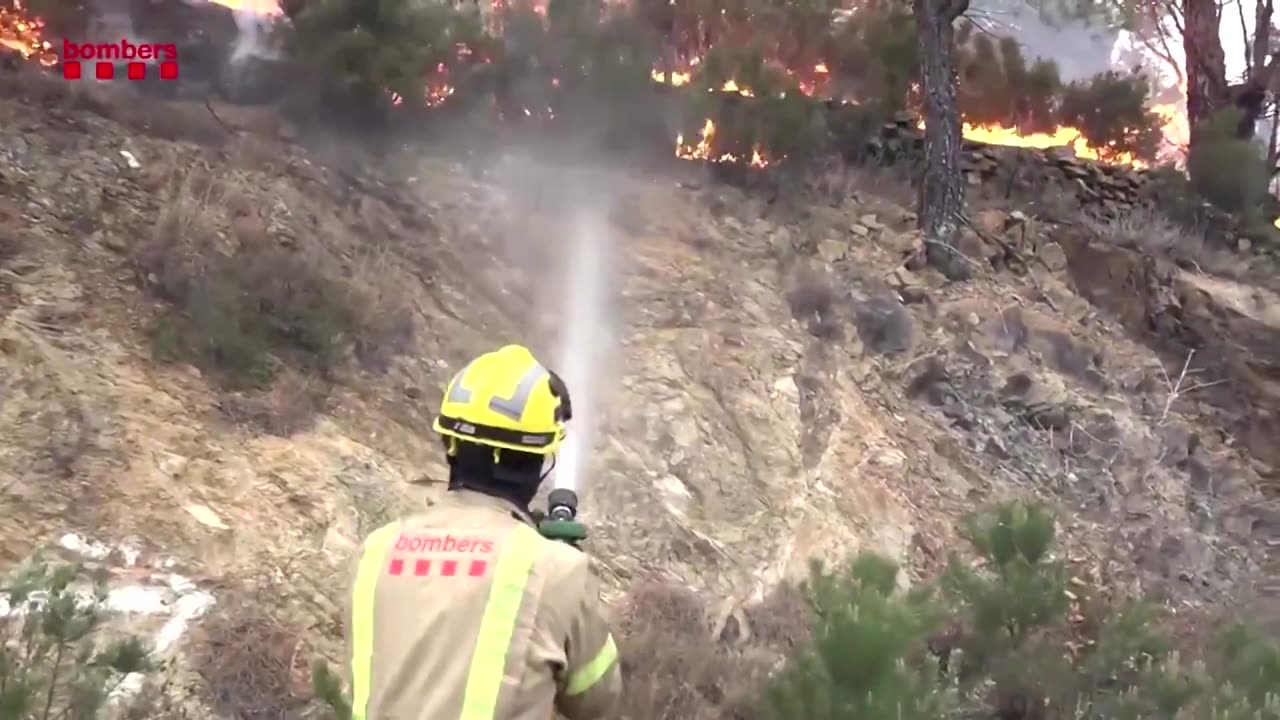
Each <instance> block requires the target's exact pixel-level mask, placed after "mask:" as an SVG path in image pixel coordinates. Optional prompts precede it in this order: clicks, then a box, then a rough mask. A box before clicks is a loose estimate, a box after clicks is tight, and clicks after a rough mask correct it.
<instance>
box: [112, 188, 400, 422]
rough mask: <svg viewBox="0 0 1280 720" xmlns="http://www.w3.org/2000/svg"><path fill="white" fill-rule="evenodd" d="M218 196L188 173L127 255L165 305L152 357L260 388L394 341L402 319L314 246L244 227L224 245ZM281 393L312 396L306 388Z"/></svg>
mask: <svg viewBox="0 0 1280 720" xmlns="http://www.w3.org/2000/svg"><path fill="white" fill-rule="evenodd" d="M224 199H225V198H222V197H221V196H220V190H219V188H218V187H216V184H215V183H214V182H213V181H212V179H210V178H209V177H208V176H207V175H203V174H201V173H199V172H196V173H193V174H192V175H190V176H189V177H188V179H187V180H186V181H185V182H184V183H183V184H182V186H181V188H180V189H179V190H178V192H177V193H176V195H175V196H174V197H173V198H172V199H171V201H170V203H169V204H168V206H167V209H166V211H165V213H164V214H163V215H162V216H161V217H160V218H159V220H158V222H157V224H156V229H155V232H154V234H153V236H152V237H151V238H150V239H149V240H148V241H147V242H145V243H143V244H142V245H141V246H139V247H138V248H137V249H136V250H135V252H134V262H135V264H136V265H137V266H138V269H139V272H140V274H141V275H142V276H143V277H144V279H145V280H146V282H147V285H148V287H150V289H151V290H152V291H153V292H155V293H156V294H157V295H159V296H160V297H162V298H164V299H166V300H168V301H169V302H170V303H171V307H169V308H168V309H167V310H166V311H165V312H164V313H163V314H162V316H161V317H160V319H159V320H158V322H157V324H156V326H155V328H154V329H153V332H152V341H153V349H154V351H155V353H156V356H157V357H158V358H160V359H162V360H168V361H182V362H189V363H191V364H193V365H195V366H196V367H198V368H200V370H202V371H204V372H206V373H209V374H211V375H212V376H213V378H214V379H216V380H217V381H218V382H219V383H220V384H222V385H223V386H224V387H227V388H231V389H263V388H266V387H267V386H268V385H270V383H271V381H272V379H273V378H274V377H275V375H276V374H277V372H278V371H279V368H280V366H281V365H286V366H290V367H294V368H297V369H299V370H301V371H302V372H310V373H318V374H321V375H323V376H329V375H331V373H332V372H333V371H335V370H337V369H339V368H340V367H342V366H343V365H344V363H345V362H346V361H347V359H348V357H351V356H354V357H356V358H357V359H361V360H368V361H369V362H375V363H376V362H381V361H382V360H383V359H384V358H385V357H386V356H387V355H388V354H394V353H396V352H398V351H399V350H400V349H402V348H403V346H404V344H405V343H406V342H407V341H408V338H409V337H410V336H411V329H412V325H411V324H410V323H409V321H408V319H407V317H406V316H405V315H403V313H399V312H396V311H395V309H393V308H388V307H384V304H385V303H383V302H379V301H378V300H377V299H376V298H375V297H374V296H373V295H371V294H370V292H367V291H365V290H363V289H361V288H360V287H358V286H357V285H356V284H355V283H354V282H350V281H347V280H346V279H344V278H343V277H341V273H342V269H341V268H340V267H339V266H338V265H337V263H336V261H334V260H332V259H330V258H329V257H328V255H327V253H326V251H325V250H324V249H323V248H321V247H306V248H301V247H297V248H295V247H290V246H287V245H284V244H281V243H279V242H277V241H275V240H274V239H269V238H266V237H265V236H264V237H261V238H257V239H256V240H253V241H250V240H251V239H252V237H253V234H244V235H243V239H242V241H241V242H240V243H239V244H238V246H235V247H233V248H231V249H227V248H226V247H225V246H226V245H228V244H229V243H228V242H227V241H225V240H224V239H223V237H222V232H221V231H220V227H221V225H222V224H223V222H224V220H225V218H224V217H223V214H222V210H221V208H220V207H219V204H220V203H221V202H222V201H223V200H224ZM288 395H289V398H288V399H291V400H299V401H303V400H305V403H304V404H306V405H311V404H314V401H315V400H316V397H315V395H314V393H313V392H311V391H310V390H308V391H307V392H303V393H292V394H288ZM280 399H282V400H283V399H286V398H283V397H282V398H280ZM290 424H293V423H292V422H291V423H290Z"/></svg>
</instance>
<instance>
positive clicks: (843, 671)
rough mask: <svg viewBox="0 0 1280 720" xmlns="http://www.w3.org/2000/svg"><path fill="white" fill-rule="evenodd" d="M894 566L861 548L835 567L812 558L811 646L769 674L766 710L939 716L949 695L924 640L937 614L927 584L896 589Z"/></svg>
mask: <svg viewBox="0 0 1280 720" xmlns="http://www.w3.org/2000/svg"><path fill="white" fill-rule="evenodd" d="M898 573H899V570H898V567H897V565H896V564H894V563H893V562H892V561H891V560H888V559H886V558H883V557H881V556H878V555H875V554H872V553H864V554H862V555H859V556H858V557H857V558H856V559H854V560H853V561H852V562H851V563H850V564H849V566H848V567H846V568H842V569H840V570H838V571H836V572H834V573H832V572H827V571H825V570H824V569H823V568H822V567H821V566H820V565H817V564H815V565H814V566H813V567H812V569H811V574H810V581H809V586H808V588H807V590H808V597H809V601H810V603H811V605H812V609H813V613H814V617H815V625H814V628H813V646H812V647H811V648H810V649H808V650H807V651H806V652H805V653H803V654H802V655H800V656H799V657H797V658H795V659H793V660H792V662H791V663H790V664H789V665H788V666H787V667H786V668H785V669H784V670H783V671H782V672H780V673H779V674H778V676H777V677H775V678H774V680H773V682H772V684H771V685H770V687H769V688H768V690H767V692H766V703H767V707H768V714H767V716H768V717H774V718H778V720H782V719H783V718H812V719H813V720H857V719H861V718H896V719H898V720H912V719H913V718H918V719H919V720H926V719H929V720H932V719H935V718H938V717H941V716H942V714H943V713H944V711H945V710H946V708H947V707H948V705H949V703H950V701H951V697H950V695H949V694H948V693H947V692H946V686H945V684H944V683H943V682H942V674H941V673H940V671H939V668H938V666H937V663H936V662H935V661H934V660H933V658H932V657H931V656H929V655H927V654H926V653H925V652H924V650H925V648H924V644H923V642H922V640H923V638H925V637H926V636H927V635H928V634H929V633H930V631H931V630H933V629H934V627H935V626H936V624H937V622H938V621H939V620H940V618H941V616H940V614H939V612H938V608H937V607H936V605H934V603H933V601H932V598H931V597H930V594H929V593H928V591H920V592H912V593H907V594H906V595H905V596H902V597H899V596H898V595H896V594H895V589H896V587H897V582H898Z"/></svg>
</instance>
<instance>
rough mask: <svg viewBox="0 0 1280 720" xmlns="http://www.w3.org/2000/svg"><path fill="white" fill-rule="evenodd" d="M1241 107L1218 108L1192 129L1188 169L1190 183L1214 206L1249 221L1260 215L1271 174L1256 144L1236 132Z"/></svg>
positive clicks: (1257, 218)
mask: <svg viewBox="0 0 1280 720" xmlns="http://www.w3.org/2000/svg"><path fill="white" fill-rule="evenodd" d="M1239 124H1240V111H1239V110H1238V109H1236V108H1227V109H1224V110H1220V111H1218V113H1217V114H1215V115H1214V116H1213V117H1212V118H1210V119H1209V120H1208V121H1207V122H1206V123H1204V125H1203V126H1202V127H1199V128H1195V129H1193V131H1192V132H1193V136H1192V141H1191V152H1190V154H1189V155H1188V157H1187V173H1188V174H1189V175H1190V177H1191V185H1192V187H1193V188H1195V191H1196V192H1197V193H1198V194H1199V195H1200V196H1201V197H1203V198H1204V199H1205V200H1207V201H1209V202H1210V203H1212V204H1213V205H1214V206H1216V207H1217V208H1219V209H1221V210H1224V211H1226V212H1229V213H1233V214H1237V215H1240V216H1242V217H1244V218H1245V220H1246V224H1247V223H1248V222H1253V221H1258V220H1269V218H1259V217H1256V216H1257V215H1258V212H1259V209H1260V208H1261V207H1262V205H1263V202H1262V201H1263V199H1264V198H1265V197H1266V195H1267V183H1268V181H1269V180H1270V178H1271V176H1270V173H1269V171H1268V169H1267V163H1266V159H1265V158H1264V157H1263V153H1262V152H1261V151H1260V149H1259V148H1258V147H1256V146H1255V145H1254V144H1253V143H1251V142H1249V141H1247V140H1240V139H1239V138H1238V137H1237V136H1236V128H1237V127H1238V126H1239Z"/></svg>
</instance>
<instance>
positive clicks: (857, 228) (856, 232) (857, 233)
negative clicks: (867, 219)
mask: <svg viewBox="0 0 1280 720" xmlns="http://www.w3.org/2000/svg"><path fill="white" fill-rule="evenodd" d="M849 234H850V235H853V236H854V237H859V238H865V237H870V235H871V230H870V229H869V228H868V227H867V226H866V225H860V224H858V223H854V224H852V225H850V226H849Z"/></svg>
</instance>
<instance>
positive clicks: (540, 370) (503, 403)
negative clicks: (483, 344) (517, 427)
mask: <svg viewBox="0 0 1280 720" xmlns="http://www.w3.org/2000/svg"><path fill="white" fill-rule="evenodd" d="M474 364H475V361H472V363H471V365H474ZM471 365H468V366H466V367H465V368H463V369H462V372H460V373H458V374H457V375H455V376H454V378H453V384H452V385H450V387H449V396H448V398H447V399H446V402H451V403H469V402H471V390H469V389H467V386H466V385H465V382H466V379H467V371H468V370H470V369H471ZM543 376H546V377H550V376H551V373H549V372H547V369H546V368H544V367H542V365H541V363H537V362H535V363H534V364H533V367H531V368H529V370H528V371H527V372H525V374H524V376H523V377H521V378H520V383H519V384H518V385H516V389H515V390H514V391H513V392H512V393H511V397H509V398H504V397H498V396H496V395H495V396H493V397H491V398H489V409H490V410H492V411H494V412H499V413H502V414H503V415H506V416H507V417H509V418H511V419H512V420H516V421H519V420H520V418H521V417H523V416H524V411H525V408H526V407H528V405H529V393H531V392H533V386H534V385H537V384H538V381H539V380H541V379H542V378H543Z"/></svg>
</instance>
